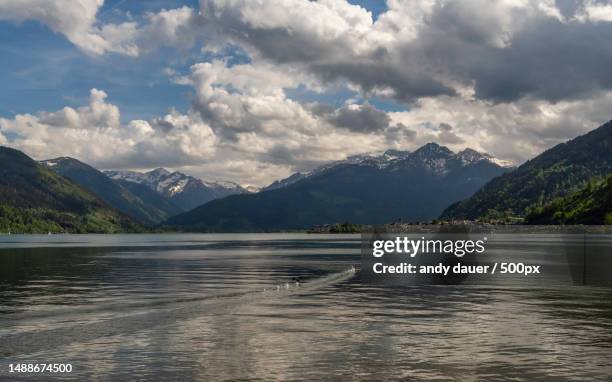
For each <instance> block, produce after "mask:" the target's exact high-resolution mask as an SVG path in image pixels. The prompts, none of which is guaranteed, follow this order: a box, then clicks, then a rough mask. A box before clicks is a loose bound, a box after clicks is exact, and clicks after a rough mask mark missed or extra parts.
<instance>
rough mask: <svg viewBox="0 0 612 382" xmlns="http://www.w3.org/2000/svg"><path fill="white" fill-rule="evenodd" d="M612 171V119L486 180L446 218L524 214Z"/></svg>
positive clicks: (448, 210)
mask: <svg viewBox="0 0 612 382" xmlns="http://www.w3.org/2000/svg"><path fill="white" fill-rule="evenodd" d="M609 173H612V122H608V123H606V124H604V125H602V126H600V127H599V128H597V129H595V130H593V131H591V132H590V133H588V134H585V135H582V136H580V137H577V138H575V139H573V140H571V141H568V142H566V143H561V144H559V145H557V146H555V147H553V148H552V149H550V150H548V151H545V152H544V153H542V154H541V155H539V156H537V157H536V158H534V159H532V160H530V161H528V162H526V163H524V164H523V165H521V166H520V167H518V168H517V169H516V170H515V171H512V172H510V173H507V174H504V175H502V176H500V177H498V178H495V179H493V180H491V181H490V182H489V183H487V184H486V185H485V186H484V187H483V188H482V190H480V191H478V192H477V193H476V194H474V195H473V196H472V197H471V198H469V199H467V200H464V201H461V202H459V203H456V204H454V205H451V206H450V207H449V208H447V209H446V210H445V211H444V212H443V213H442V217H443V218H468V219H476V218H480V217H486V216H487V215H489V216H490V215H493V214H496V215H499V214H500V213H506V211H508V212H507V213H510V214H518V215H524V214H526V213H527V211H528V209H529V208H530V207H533V206H541V205H543V204H545V203H547V202H549V201H551V200H552V199H553V198H556V197H561V196H565V195H567V194H568V193H571V192H572V191H575V190H577V189H578V188H580V187H582V186H583V185H584V184H585V183H586V182H588V181H589V179H591V178H593V177H604V176H606V175H607V174H609Z"/></svg>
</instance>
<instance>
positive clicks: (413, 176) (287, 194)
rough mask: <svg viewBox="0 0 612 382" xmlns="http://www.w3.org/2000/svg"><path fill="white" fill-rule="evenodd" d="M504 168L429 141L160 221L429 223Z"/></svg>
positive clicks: (243, 227)
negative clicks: (425, 221)
mask: <svg viewBox="0 0 612 382" xmlns="http://www.w3.org/2000/svg"><path fill="white" fill-rule="evenodd" d="M509 170H510V168H509V166H508V164H507V163H503V162H500V161H498V160H496V159H495V158H493V157H492V156H490V155H488V154H481V153H478V152H477V151H474V150H471V149H466V150H464V151H461V152H459V153H454V152H452V151H451V150H449V149H448V148H446V147H443V146H439V145H437V144H435V143H429V144H427V145H425V146H423V147H421V148H419V149H418V150H416V151H414V152H408V151H398V150H390V151H387V152H385V153H384V154H382V155H379V156H376V155H359V156H354V157H349V158H347V160H344V161H339V162H334V163H331V164H329V165H325V166H322V167H320V168H317V169H315V170H313V171H311V172H308V173H297V174H294V175H292V176H291V177H289V178H287V179H283V180H280V181H278V182H275V183H273V184H271V185H270V186H268V187H266V188H265V189H264V190H263V191H262V192H259V193H256V194H243V195H232V196H229V197H226V198H222V199H217V200H213V201H211V202H209V203H206V204H204V205H202V206H200V207H197V208H195V209H193V210H191V211H188V212H186V213H183V214H180V215H177V216H175V217H172V218H170V219H168V220H167V221H166V222H165V223H164V224H165V225H167V226H169V227H173V228H177V229H181V230H190V231H275V230H287V229H290V230H291V229H304V228H308V227H311V226H313V225H318V224H324V223H329V222H343V221H350V222H351V223H362V224H382V223H388V222H391V221H394V220H396V219H398V218H401V219H406V220H410V221H415V220H429V219H431V218H434V217H437V216H438V215H439V214H440V213H441V212H442V210H443V209H444V208H445V207H446V206H448V205H449V204H450V203H453V202H455V201H458V200H461V199H463V198H466V197H468V196H470V195H472V194H473V193H474V192H475V191H476V190H478V189H479V188H480V187H481V186H482V185H484V184H485V183H486V182H487V181H489V180H490V179H492V178H494V177H496V176H498V175H500V174H503V173H504V172H507V171H509Z"/></svg>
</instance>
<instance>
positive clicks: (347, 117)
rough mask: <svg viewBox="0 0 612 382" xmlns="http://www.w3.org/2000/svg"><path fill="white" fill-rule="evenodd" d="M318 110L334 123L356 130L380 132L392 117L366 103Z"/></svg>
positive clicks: (387, 125)
mask: <svg viewBox="0 0 612 382" xmlns="http://www.w3.org/2000/svg"><path fill="white" fill-rule="evenodd" d="M320 109H321V108H320V107H319V110H318V112H319V113H321V115H322V116H323V117H324V118H325V119H327V121H329V122H330V123H331V124H332V125H334V126H337V127H340V128H343V129H347V130H350V131H354V132H361V133H368V132H379V131H381V130H384V129H386V128H387V127H389V122H390V118H389V116H388V115H387V113H386V112H384V111H382V110H379V109H377V108H375V107H374V106H372V105H370V104H368V103H365V104H362V105H357V104H350V105H346V106H343V107H341V108H339V109H336V110H333V109H332V108H331V107H329V108H327V110H320Z"/></svg>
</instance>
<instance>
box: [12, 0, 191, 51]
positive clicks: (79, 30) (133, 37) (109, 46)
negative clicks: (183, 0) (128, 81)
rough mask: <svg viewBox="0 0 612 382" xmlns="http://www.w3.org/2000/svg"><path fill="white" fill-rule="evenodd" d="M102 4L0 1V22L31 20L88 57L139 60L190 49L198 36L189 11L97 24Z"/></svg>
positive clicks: (71, 0)
mask: <svg viewBox="0 0 612 382" xmlns="http://www.w3.org/2000/svg"><path fill="white" fill-rule="evenodd" d="M103 4H104V0H0V20H7V21H13V22H17V23H21V22H24V21H27V20H35V21H38V22H40V23H41V24H44V25H46V26H47V27H49V29H51V30H52V31H53V32H55V33H59V34H62V35H64V36H65V37H66V38H67V39H68V40H69V41H70V42H72V43H73V44H74V45H76V46H77V47H79V48H80V49H81V50H83V51H84V52H85V53H87V54H90V55H102V54H105V53H118V54H122V55H127V56H134V57H136V56H139V55H140V54H142V53H143V52H145V53H146V52H150V51H153V50H156V49H158V48H160V47H163V46H172V47H177V48H181V47H182V48H186V47H191V46H193V45H194V44H195V41H196V39H197V38H198V36H200V35H201V34H202V31H201V30H200V26H199V25H198V19H197V17H196V13H195V11H194V10H193V9H192V8H190V7H186V6H184V7H181V8H177V9H171V10H165V9H164V10H161V11H160V12H158V13H149V14H146V15H144V23H143V24H142V25H139V24H138V23H136V22H134V21H125V22H122V23H119V24H111V23H106V24H104V23H100V22H99V21H98V20H97V19H96V14H97V13H98V11H99V10H100V8H101V7H102V5H103Z"/></svg>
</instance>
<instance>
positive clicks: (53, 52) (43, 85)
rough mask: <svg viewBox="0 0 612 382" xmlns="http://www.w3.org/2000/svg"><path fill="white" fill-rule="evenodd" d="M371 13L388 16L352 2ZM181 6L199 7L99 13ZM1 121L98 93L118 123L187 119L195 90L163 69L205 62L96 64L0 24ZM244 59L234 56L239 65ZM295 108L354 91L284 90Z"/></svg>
mask: <svg viewBox="0 0 612 382" xmlns="http://www.w3.org/2000/svg"><path fill="white" fill-rule="evenodd" d="M350 2H351V3H353V4H357V5H360V6H362V7H365V8H366V9H368V10H369V11H371V12H372V13H373V15H374V17H377V15H378V14H380V13H381V12H383V11H384V10H385V9H386V4H385V2H384V1H378V0H351V1H350ZM183 5H187V6H191V7H194V8H197V7H198V0H147V1H134V0H107V1H106V2H105V3H104V5H103V7H102V8H101V9H100V10H99V12H98V14H97V18H98V20H99V21H100V22H121V21H125V19H126V15H128V14H129V15H130V16H131V17H133V18H134V19H136V20H139V19H141V18H142V15H144V14H145V13H146V12H158V11H160V10H161V9H172V8H177V7H180V6H183ZM0 41H2V43H1V44H0V57H3V58H2V60H0V83H2V84H3V86H2V89H1V90H0V116H4V117H12V116H14V115H16V114H23V113H35V112H37V111H41V110H57V109H61V108H62V107H64V106H71V107H78V106H81V105H82V104H83V103H84V100H86V99H87V97H88V95H89V91H90V89H91V88H98V89H103V90H104V91H106V92H107V93H108V94H109V99H110V100H111V101H112V102H113V103H114V104H116V105H117V106H119V108H120V110H121V117H122V120H123V121H129V120H132V119H145V120H146V119H150V118H153V117H156V116H159V115H161V114H164V113H167V112H168V111H169V110H170V109H171V108H174V109H176V110H178V111H180V112H185V111H186V110H187V109H188V108H189V104H190V99H191V97H192V96H193V94H192V91H191V90H190V89H189V88H187V87H185V86H181V85H177V84H174V83H172V81H170V80H169V79H168V78H167V76H166V75H164V69H165V68H167V67H172V68H173V69H174V70H177V71H178V72H182V73H187V72H188V70H189V67H190V65H192V64H194V63H196V62H202V61H207V60H210V59H211V57H209V56H208V57H207V56H203V55H202V54H200V53H199V52H198V50H197V49H193V50H191V51H188V52H185V51H177V50H176V49H171V48H166V49H162V50H160V51H157V52H155V53H153V54H148V55H143V56H141V57H138V58H137V59H134V58H132V57H126V56H122V55H118V54H109V55H104V56H99V57H97V56H96V57H93V56H88V55H86V54H83V52H82V51H81V50H79V48H77V47H76V46H75V45H73V44H72V43H70V42H69V41H68V40H67V39H66V38H65V37H64V36H62V35H61V34H58V33H52V32H51V31H50V30H49V28H48V27H46V26H44V25H42V24H40V23H39V22H37V21H25V22H22V23H20V24H16V23H14V22H6V21H0ZM242 59H243V56H240V55H236V60H237V61H238V62H240V60H242ZM289 94H290V96H291V97H293V98H295V99H296V100H299V101H321V102H329V103H331V104H334V105H339V104H341V103H342V102H343V101H344V100H346V99H347V98H350V97H354V96H355V93H354V92H349V91H347V90H342V89H340V90H338V91H334V92H330V93H329V94H325V95H320V94H315V93H312V92H302V91H300V89H297V90H291V91H289ZM371 102H372V104H375V105H377V106H378V107H380V108H384V109H387V110H400V109H404V108H403V107H402V106H400V105H397V104H396V103H394V102H391V101H387V100H381V99H373V100H371Z"/></svg>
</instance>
